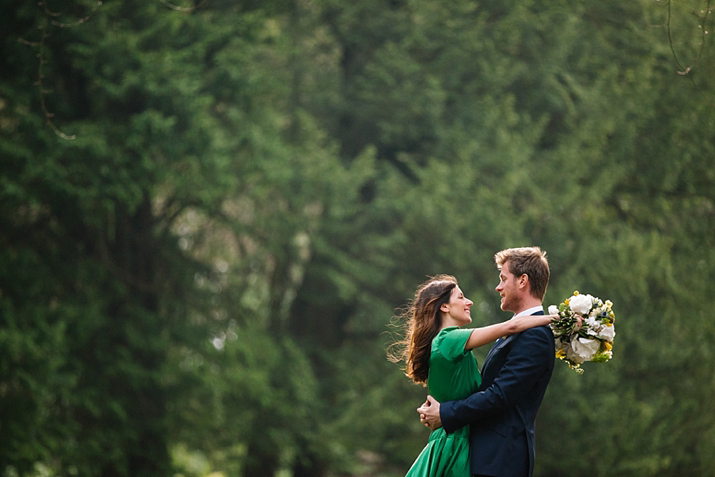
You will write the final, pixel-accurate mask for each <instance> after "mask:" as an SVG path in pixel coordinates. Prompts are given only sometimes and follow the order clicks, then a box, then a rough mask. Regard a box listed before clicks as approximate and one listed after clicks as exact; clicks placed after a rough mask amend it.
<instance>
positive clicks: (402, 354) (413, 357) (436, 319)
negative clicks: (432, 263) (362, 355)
mask: <svg viewBox="0 0 715 477" xmlns="http://www.w3.org/2000/svg"><path fill="white" fill-rule="evenodd" d="M456 286H457V280H456V279H455V278H454V277H453V276H451V275H437V276H434V277H432V278H430V279H429V280H427V281H426V282H424V283H423V284H422V285H420V286H419V287H418V288H417V291H416V292H415V297H414V299H413V300H412V302H410V303H409V304H408V305H407V307H406V308H405V309H404V311H403V312H402V313H401V314H400V315H399V316H398V318H400V319H401V320H402V326H403V328H404V338H403V339H401V340H399V341H396V342H394V343H393V344H392V345H390V347H389V349H388V352H387V355H388V358H389V359H390V361H392V362H395V363H397V362H401V361H404V362H405V375H407V377H409V378H411V379H412V381H414V382H415V383H416V384H422V385H423V386H426V385H427V376H428V374H429V358H430V353H431V351H432V340H433V339H434V337H435V336H437V334H438V333H439V330H440V328H441V327H442V320H441V318H440V311H439V309H440V307H441V306H442V305H443V304H445V303H448V302H449V298H450V295H451V294H452V290H453V289H454V287H456Z"/></svg>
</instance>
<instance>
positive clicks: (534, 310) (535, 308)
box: [512, 305, 544, 318]
mask: <svg viewBox="0 0 715 477" xmlns="http://www.w3.org/2000/svg"><path fill="white" fill-rule="evenodd" d="M538 312H542V313H543V312H544V306H543V305H539V306H532V307H531V308H528V309H526V310H524V311H521V312H519V313H517V314H516V315H514V316H512V318H516V317H517V316H525V315H533V314H534V313H538Z"/></svg>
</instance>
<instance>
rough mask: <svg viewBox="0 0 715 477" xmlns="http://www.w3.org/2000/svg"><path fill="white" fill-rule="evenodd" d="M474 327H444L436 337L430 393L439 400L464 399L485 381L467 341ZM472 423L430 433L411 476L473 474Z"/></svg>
mask: <svg viewBox="0 0 715 477" xmlns="http://www.w3.org/2000/svg"><path fill="white" fill-rule="evenodd" d="M471 333H472V330H471V329H461V328H458V327H456V326H450V327H448V328H444V329H443V330H442V331H440V332H439V334H438V335H437V336H436V337H435V338H434V340H432V353H431V354H430V360H429V364H430V368H429V377H428V379H427V387H428V389H429V393H430V394H431V395H432V396H433V397H434V398H435V399H436V400H437V401H439V402H444V401H453V400H455V399H464V398H466V397H467V396H469V395H471V394H473V393H475V392H476V391H477V390H478V389H479V385H480V384H481V383H482V377H481V375H480V374H479V369H478V368H477V360H476V359H475V358H474V355H472V353H471V351H465V349H464V345H465V344H466V343H467V340H468V339H469V335H470V334H471ZM470 476H471V473H470V472H469V426H464V427H462V428H461V429H459V430H457V431H456V432H454V433H452V434H447V433H446V432H444V429H442V428H439V429H436V430H434V431H432V433H431V434H430V436H429V440H428V441H427V445H426V446H425V448H424V449H423V450H422V452H421V453H420V455H419V456H418V457H417V460H415V462H414V463H413V464H412V467H410V470H409V471H408V472H407V477H470Z"/></svg>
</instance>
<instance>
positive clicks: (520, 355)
mask: <svg viewBox="0 0 715 477" xmlns="http://www.w3.org/2000/svg"><path fill="white" fill-rule="evenodd" d="M553 341H554V338H553V335H552V333H551V331H550V330H549V329H548V328H546V327H536V328H532V329H529V330H526V331H524V332H522V333H521V334H520V335H519V336H518V337H516V339H515V341H514V343H513V346H512V347H511V350H510V351H509V355H508V356H507V358H506V361H505V362H504V365H503V366H502V368H501V370H500V371H499V374H498V375H497V377H496V378H495V379H494V382H493V383H492V384H491V385H490V386H489V387H488V388H486V389H484V390H483V391H479V392H477V393H474V394H472V395H471V396H469V397H468V398H466V399H462V400H459V401H448V402H444V403H441V405H440V419H441V420H442V426H443V427H444V430H445V431H446V432H448V433H451V432H454V431H456V430H457V429H459V428H461V427H464V426H466V425H469V424H470V423H471V422H474V421H478V420H479V419H483V418H486V417H489V416H491V415H493V414H494V413H498V412H500V411H503V410H505V409H508V408H511V407H513V406H514V405H516V403H517V402H518V401H519V399H521V398H522V397H523V396H524V395H525V394H526V393H527V392H528V391H529V389H531V387H532V386H533V385H534V384H535V383H536V382H537V381H538V379H539V378H540V377H541V376H542V375H543V374H544V373H545V372H548V370H549V366H550V361H551V360H553V352H554V351H553Z"/></svg>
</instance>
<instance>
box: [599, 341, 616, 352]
mask: <svg viewBox="0 0 715 477" xmlns="http://www.w3.org/2000/svg"><path fill="white" fill-rule="evenodd" d="M601 346H603V348H604V350H606V351H610V350H612V349H613V345H612V344H611V343H609V342H608V341H603V342H602V344H601Z"/></svg>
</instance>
